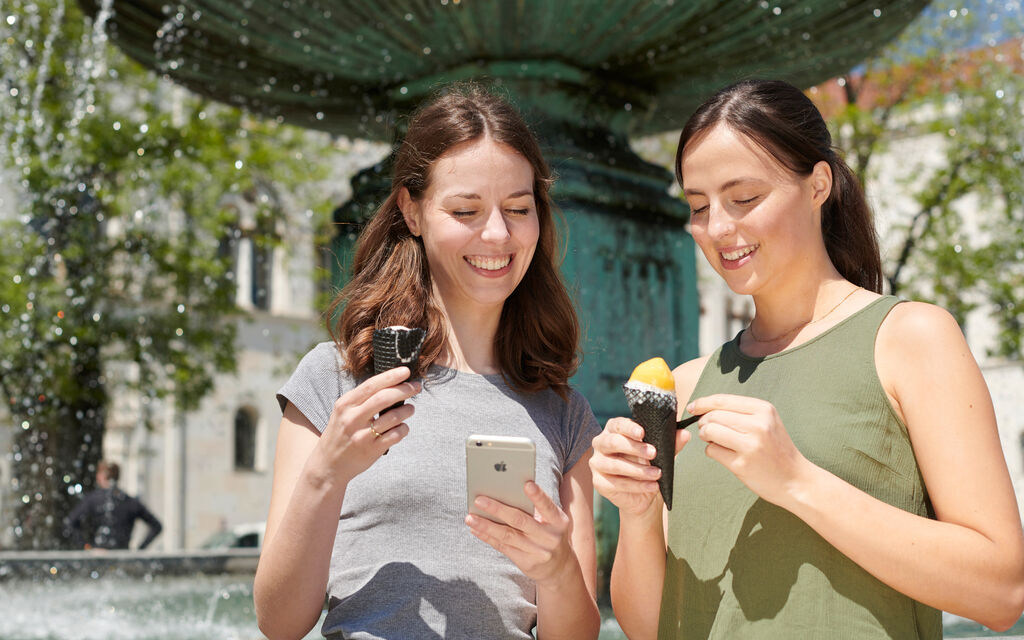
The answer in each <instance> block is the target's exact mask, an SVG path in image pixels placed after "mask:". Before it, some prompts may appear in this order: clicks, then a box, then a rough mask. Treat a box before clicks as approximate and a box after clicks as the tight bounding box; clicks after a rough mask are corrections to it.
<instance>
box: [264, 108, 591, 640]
mask: <svg viewBox="0 0 1024 640" xmlns="http://www.w3.org/2000/svg"><path fill="white" fill-rule="evenodd" d="M551 182H552V176H551V172H550V170H549V169H548V166H547V164H546V163H545V161H544V159H543V157H542V156H541V152H540V149H539V146H538V144H537V141H536V139H535V138H534V137H533V135H532V133H531V132H530V131H529V129H528V128H527V127H526V125H525V124H524V122H523V120H522V119H521V118H520V116H519V115H518V113H517V112H516V111H515V110H514V109H513V108H512V107H511V106H509V105H508V104H507V103H506V102H504V101H503V100H501V99H499V98H497V97H495V96H494V95H491V94H489V93H487V92H485V91H483V90H481V89H478V88H462V89H459V90H455V91H451V92H449V93H448V94H446V95H444V96H442V97H440V98H438V99H436V100H435V101H433V102H431V103H430V104H428V105H427V106H425V107H424V108H422V109H421V110H420V111H419V112H418V113H417V114H416V115H415V116H414V117H413V118H412V119H411V121H410V123H409V127H408V132H407V134H406V136H405V138H404V140H403V141H402V143H401V145H400V146H399V147H398V149H397V152H396V155H395V163H394V177H393V182H392V189H391V194H390V195H389V196H388V198H387V200H386V201H385V202H384V203H383V204H382V205H381V207H380V208H379V209H378V211H377V212H376V214H375V215H374V217H373V219H372V220H371V221H370V222H369V223H368V225H367V227H366V228H365V230H364V232H363V234H362V236H361V237H360V240H359V243H358V246H357V249H356V254H355V260H354V263H353V273H352V278H351V280H350V282H349V284H348V285H347V286H346V287H345V289H344V290H343V291H342V292H341V294H340V296H339V297H338V299H337V300H336V301H335V303H334V304H333V305H332V307H331V311H330V312H329V314H328V317H329V318H334V317H336V318H337V321H336V323H335V324H334V325H333V326H332V335H333V337H334V341H333V342H325V343H322V344H320V345H318V346H317V347H316V348H314V349H313V350H312V351H311V352H310V353H309V354H307V355H306V357H305V358H303V360H302V362H301V363H300V365H299V367H298V369H297V370H296V372H295V373H294V374H293V376H292V378H291V380H289V382H288V383H287V384H286V385H285V386H284V387H283V388H282V389H281V391H280V393H279V395H278V399H279V401H280V403H281V405H282V410H283V412H284V417H283V419H282V421H281V426H280V430H279V434H278V440H277V453H276V459H275V463H274V483H273V494H272V497H271V504H270V513H269V517H268V519H267V531H266V537H265V542H264V547H263V551H262V554H261V557H260V564H259V569H258V571H257V574H256V582H255V589H254V598H255V602H256V610H257V616H258V619H259V623H260V628H261V629H262V630H263V632H264V633H266V634H267V635H268V636H269V637H270V638H272V639H273V638H297V637H302V636H303V635H304V634H306V633H307V632H308V631H309V630H310V629H311V628H312V627H313V625H314V624H315V623H316V621H317V618H318V617H319V615H320V612H321V609H322V605H323V603H324V595H325V593H326V594H327V597H328V613H327V617H326V619H325V621H324V624H323V629H322V631H323V634H324V635H325V636H326V637H328V638H433V637H437V638H440V637H445V638H467V639H468V638H497V637H503V638H530V637H532V633H531V632H532V630H533V628H534V627H535V628H536V632H537V637H538V638H541V639H543V640H548V639H550V638H596V637H597V633H598V627H599V625H600V617H599V614H598V611H597V606H596V604H595V594H594V591H595V582H596V561H595V557H594V556H595V550H594V525H593V512H592V507H593V504H592V501H593V495H592V494H593V490H592V486H593V485H592V484H591V476H590V472H589V469H588V467H587V464H586V462H587V460H588V459H589V456H590V442H591V440H592V439H593V437H594V435H595V434H596V433H598V432H599V427H598V426H597V423H596V420H595V418H594V416H593V413H592V412H591V410H590V408H589V406H588V405H587V403H586V401H585V400H584V399H583V398H582V397H581V396H580V395H579V394H578V393H577V392H575V391H573V390H572V389H570V388H569V385H568V379H569V377H570V376H571V375H572V374H573V372H574V371H575V369H576V366H577V362H578V356H577V340H578V337H579V327H578V323H577V319H576V315H575V312H574V310H573V307H572V304H571V301H570V299H569V296H568V295H567V293H566V291H565V287H564V285H563V284H562V281H561V279H560V276H559V271H558V259H559V258H560V254H559V242H558V234H557V230H556V228H555V222H554V220H553V219H552V209H551V202H550V199H549V197H548V188H549V186H550V184H551ZM393 325H404V326H407V327H421V328H424V329H425V330H426V338H425V340H424V346H423V349H422V352H421V355H420V358H419V362H418V365H417V366H416V371H412V372H410V371H409V369H408V368H406V367H399V368H397V369H393V370H390V371H387V372H385V373H381V374H379V375H376V376H371V375H370V374H371V373H372V371H373V368H372V335H373V330H374V329H375V328H383V327H387V326H393ZM410 375H411V377H412V379H417V380H419V379H422V382H420V381H416V382H410V381H409V379H410ZM410 398H411V399H410ZM403 400H408V402H406V403H405V404H404V405H403V406H401V407H399V408H396V409H393V410H390V411H387V412H385V413H383V414H381V415H380V416H379V417H377V418H374V416H376V415H378V414H379V413H380V412H381V411H382V410H384V409H386V408H388V407H390V406H391V405H393V404H394V403H396V402H400V401H403ZM473 433H487V434H494V435H507V436H526V437H529V438H530V439H531V440H533V442H534V444H535V445H536V457H537V462H536V468H537V474H536V482H528V483H526V485H525V487H524V491H525V493H526V495H527V497H528V498H529V499H530V501H531V502H532V503H533V505H534V512H533V513H526V512H524V511H521V510H519V509H515V508H513V507H510V506H508V505H504V504H501V503H499V502H497V501H495V500H488V499H485V498H477V501H476V505H477V506H478V507H479V508H480V509H482V510H483V511H484V512H486V513H488V514H490V515H491V516H496V517H498V518H500V519H501V520H502V521H504V522H506V523H508V524H498V523H497V522H494V521H491V520H489V519H485V518H481V517H478V516H474V515H467V513H466V479H465V449H464V447H465V441H466V437H467V436H468V435H470V434H473ZM385 452H388V455H387V456H383V454H384V453H385Z"/></svg>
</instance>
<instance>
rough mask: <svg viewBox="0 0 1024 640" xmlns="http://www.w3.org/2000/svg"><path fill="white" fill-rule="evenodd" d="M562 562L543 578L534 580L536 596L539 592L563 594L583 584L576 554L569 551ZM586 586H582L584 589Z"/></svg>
mask: <svg viewBox="0 0 1024 640" xmlns="http://www.w3.org/2000/svg"><path fill="white" fill-rule="evenodd" d="M564 558H565V559H564V560H563V561H562V562H560V563H558V564H557V568H555V569H554V570H553V571H550V572H549V573H548V575H547V576H546V577H544V578H541V579H538V580H536V582H535V584H536V586H537V592H538V595H539V594H540V593H541V592H544V593H548V594H552V595H556V594H564V593H566V592H567V591H568V590H571V589H573V588H574V587H575V586H576V585H577V584H584V583H583V572H582V570H581V569H580V563H579V561H578V560H577V559H576V554H575V553H573V552H572V550H571V549H570V550H569V552H568V554H567V555H566V556H564ZM585 586H586V585H585V584H584V587H585Z"/></svg>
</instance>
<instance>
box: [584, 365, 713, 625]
mask: <svg viewBox="0 0 1024 640" xmlns="http://www.w3.org/2000/svg"><path fill="white" fill-rule="evenodd" d="M706 362H707V358H699V359H697V360H693V361H690V362H688V363H686V364H684V365H682V366H680V367H678V368H677V369H676V370H675V372H673V373H674V376H675V380H676V397H677V398H678V399H679V403H680V405H681V406H682V405H684V404H685V400H686V398H688V397H689V396H690V394H691V393H692V392H693V388H694V386H695V385H696V384H697V379H698V378H699V377H700V372H701V371H702V370H703V369H704V364H705V363H706ZM689 437H690V434H689V432H687V431H680V432H679V433H678V434H677V436H676V453H678V452H679V451H680V450H681V449H682V448H683V446H685V444H686V442H687V441H688V440H689ZM642 439H643V428H642V427H641V426H640V425H638V424H636V423H635V422H633V421H631V420H627V419H625V418H613V419H612V420H609V421H608V424H607V425H606V426H605V429H604V431H603V432H602V433H601V434H600V435H598V436H597V437H596V438H594V457H593V459H592V460H591V462H590V467H591V470H592V472H593V476H594V488H595V489H597V492H598V493H600V494H601V495H603V496H604V497H606V498H608V500H610V501H611V502H612V503H613V504H614V505H615V506H617V507H618V508H619V539H618V544H617V545H616V550H615V564H614V565H613V566H612V576H611V588H610V590H611V598H612V608H613V609H614V610H615V617H616V620H618V623H619V626H621V627H622V630H623V631H624V632H625V633H626V635H627V636H628V637H629V638H630V639H631V640H638V639H646V638H654V637H656V636H657V635H658V617H659V615H660V612H661V592H662V586H663V583H664V579H665V524H666V512H665V506H664V502H663V501H662V499H661V494H660V492H659V491H658V482H657V481H658V477H659V476H660V475H661V472H660V470H659V469H658V468H657V467H653V466H651V464H650V460H651V459H652V458H654V447H653V446H651V445H649V444H646V443H644V442H643V440H642Z"/></svg>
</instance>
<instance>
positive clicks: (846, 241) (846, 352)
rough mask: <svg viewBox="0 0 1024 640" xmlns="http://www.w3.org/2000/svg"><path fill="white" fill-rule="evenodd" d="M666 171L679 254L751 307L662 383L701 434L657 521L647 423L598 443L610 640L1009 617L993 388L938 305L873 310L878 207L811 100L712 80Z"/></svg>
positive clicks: (1012, 546)
mask: <svg viewBox="0 0 1024 640" xmlns="http://www.w3.org/2000/svg"><path fill="white" fill-rule="evenodd" d="M676 174H677V178H678V180H679V182H680V184H681V185H682V187H683V193H684V195H685V196H686V199H687V201H688V202H689V204H690V207H691V210H692V218H691V223H690V224H691V230H692V233H693V237H694V240H696V242H697V244H698V245H699V246H700V248H701V250H702V251H703V252H704V255H705V257H706V258H707V259H708V261H709V262H710V263H711V265H712V267H713V268H714V269H715V271H717V272H718V274H719V275H720V276H721V277H722V278H723V279H724V280H725V281H726V283H727V284H728V285H729V287H730V288H731V289H732V290H733V291H735V292H736V293H739V294H745V295H751V296H753V299H754V304H755V307H756V314H755V316H754V318H753V320H752V321H751V322H750V325H749V326H748V327H747V328H746V330H744V331H742V332H740V334H739V335H737V336H736V337H735V338H734V339H733V340H732V341H730V342H728V343H726V344H725V345H723V346H722V347H721V348H720V349H719V350H718V351H716V352H715V353H714V354H712V355H711V356H707V357H703V358H699V359H697V360H694V361H691V362H688V363H686V364H683V365H681V366H680V367H678V368H677V369H676V370H675V372H674V373H675V379H676V393H677V396H678V397H679V399H680V415H681V416H682V415H687V414H690V415H696V416H700V419H699V421H698V422H697V423H696V425H694V426H691V427H690V428H689V429H686V430H683V431H680V432H679V436H678V438H677V442H676V450H677V452H678V455H677V457H676V469H675V488H674V500H673V502H674V504H673V509H672V511H667V510H665V509H664V506H663V502H662V500H661V497H660V494H659V492H658V485H657V482H656V479H657V478H658V475H659V473H660V472H659V470H658V469H657V468H655V467H653V466H651V465H650V464H649V460H650V459H651V458H653V455H654V451H653V448H652V447H651V446H650V445H647V444H645V443H643V442H642V440H641V437H642V429H641V427H640V426H639V425H637V424H636V423H634V422H632V421H630V420H627V419H625V418H616V419H613V420H611V421H609V422H608V424H607V426H606V427H605V430H604V432H603V433H602V434H601V435H599V436H598V437H597V438H595V440H594V451H595V454H594V456H593V458H592V460H591V463H590V465H591V469H592V471H593V475H594V487H595V488H596V489H597V490H598V492H600V493H601V494H602V495H604V496H605V497H606V498H608V499H609V500H611V501H612V502H613V503H614V504H615V505H616V506H617V507H618V508H619V514H620V530H619V542H618V548H617V551H616V556H615V565H614V568H613V570H612V580H611V595H612V604H613V606H614V609H615V615H616V617H617V619H618V621H619V624H620V625H621V626H622V628H623V630H624V631H625V632H626V634H627V635H628V636H629V637H630V638H631V639H632V640H637V639H641V638H654V637H659V638H729V639H733V638H758V639H762V638H786V639H790V638H826V637H827V638H857V639H861V638H940V637H941V636H942V620H941V614H940V610H945V611H949V612H952V613H955V614H957V615H960V616H965V617H968V618H972V619H974V620H977V621H979V622H981V623H982V624H984V625H986V626H988V627H991V628H993V629H999V630H1003V629H1007V628H1009V627H1010V626H1012V625H1013V624H1014V622H1016V620H1017V619H1018V617H1019V616H1020V615H1021V611H1022V609H1024V536H1022V532H1021V524H1020V516H1019V514H1018V510H1017V503H1016V500H1015V497H1014V493H1013V488H1012V485H1011V482H1010V479H1009V474H1008V473H1007V470H1006V465H1005V462H1004V460H1003V454H1002V449H1001V447H1000V443H999V435H998V432H997V430H996V422H995V415H994V412H993V408H992V401H991V399H990V397H989V393H988V390H987V388H986V386H985V382H984V380H983V378H982V376H981V372H980V371H979V369H978V366H977V364H976V363H975V361H974V358H973V357H972V355H971V352H970V351H969V350H968V348H967V344H966V343H965V341H964V338H963V335H962V334H961V331H960V328H959V327H958V326H957V323H956V322H955V321H954V319H953V318H952V317H951V316H950V315H949V314H948V313H947V312H946V311H944V310H942V309H940V308H938V307H935V306H932V305H928V304H923V303H917V302H903V303H898V301H897V300H896V299H895V298H893V297H890V296H882V295H880V292H881V289H882V288H881V280H882V278H881V267H880V259H879V253H878V246H877V242H876V240H875V236H874V229H873V226H872V220H871V214H870V211H869V209H868V206H867V203H866V201H865V199H864V195H863V192H862V190H861V188H860V186H859V183H858V182H857V180H856V178H855V177H854V176H853V174H852V173H851V172H850V169H849V168H848V167H847V166H846V164H845V163H844V162H843V161H842V160H841V159H840V158H839V157H838V156H837V155H836V153H835V152H834V150H833V148H832V146H831V137H830V136H829V133H828V129H827V128H826V126H825V123H824V121H823V120H822V118H821V114H820V113H819V112H818V111H817V109H816V108H815V107H814V105H813V103H811V101H810V100H808V99H807V98H806V96H804V95H803V93H801V92H800V91H799V90H798V89H796V88H795V87H792V86H791V85H788V84H785V83H782V82H772V81H746V82H742V83H739V84H737V85H733V86H731V87H727V88H725V89H723V90H722V91H720V92H719V93H717V94H716V95H715V96H713V97H712V98H710V99H709V100H708V101H707V102H706V103H705V104H704V105H703V106H702V107H701V108H700V109H698V110H697V112H696V113H695V114H694V115H693V116H692V117H691V119H690V121H689V122H688V123H687V125H686V127H685V128H684V129H683V132H682V135H681V137H680V144H679V150H678V152H677V155H676ZM897 303H898V304H897ZM700 441H703V442H700Z"/></svg>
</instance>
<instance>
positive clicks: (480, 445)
mask: <svg viewBox="0 0 1024 640" xmlns="http://www.w3.org/2000/svg"><path fill="white" fill-rule="evenodd" d="M476 446H478V447H482V446H484V443H482V442H480V441H479V440H477V441H476Z"/></svg>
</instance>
